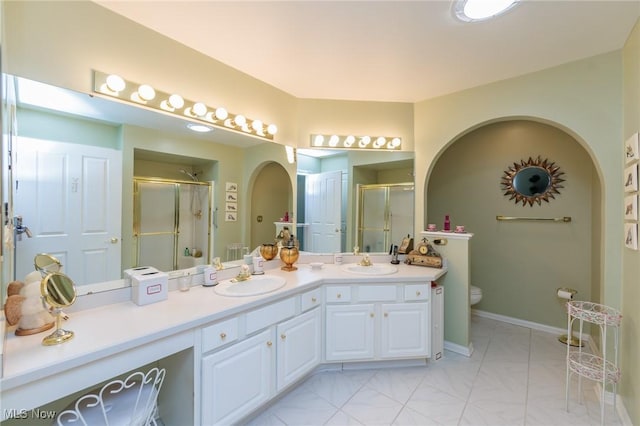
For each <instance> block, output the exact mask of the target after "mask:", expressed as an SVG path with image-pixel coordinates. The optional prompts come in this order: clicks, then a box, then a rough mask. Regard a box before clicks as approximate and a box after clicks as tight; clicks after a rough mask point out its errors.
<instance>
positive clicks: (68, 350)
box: [0, 261, 446, 393]
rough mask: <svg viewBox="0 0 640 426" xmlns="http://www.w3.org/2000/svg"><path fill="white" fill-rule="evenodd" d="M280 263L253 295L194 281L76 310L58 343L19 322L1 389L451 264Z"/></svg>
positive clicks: (10, 332)
mask: <svg viewBox="0 0 640 426" xmlns="http://www.w3.org/2000/svg"><path fill="white" fill-rule="evenodd" d="M268 263H270V264H272V265H271V266H270V267H272V268H274V269H269V270H266V273H267V274H272V275H278V276H282V277H284V278H286V280H287V283H286V285H285V286H284V287H282V288H281V289H279V290H277V291H274V292H272V293H268V294H264V295H259V296H250V297H225V296H220V295H218V294H216V293H215V292H214V289H213V288H210V287H209V288H206V287H202V286H199V285H198V286H194V287H192V288H191V289H190V291H188V292H180V291H170V292H169V297H168V300H165V301H162V302H158V303H154V304H150V305H145V306H138V305H136V304H134V303H133V302H131V301H126V302H121V303H115V304H110V305H106V306H101V307H97V308H93V309H87V310H83V311H79V312H74V313H72V314H71V317H70V318H69V320H67V321H63V323H62V328H64V329H67V330H71V331H73V332H74V333H75V336H74V338H73V339H71V340H70V341H68V342H65V343H63V344H60V345H57V346H43V345H42V343H41V342H42V339H43V337H45V336H47V335H48V334H49V333H51V332H52V331H53V330H48V331H46V332H42V333H38V334H35V335H32V336H22V337H17V336H15V334H14V328H15V327H9V328H7V334H6V336H5V343H4V371H3V377H2V379H1V380H0V389H2V392H3V393H4V392H5V391H7V390H10V389H12V388H15V387H19V386H23V385H24V384H25V383H31V382H34V381H39V380H46V379H47V377H49V376H53V375H56V374H58V373H61V372H65V371H67V370H71V369H74V368H76V367H78V366H81V365H86V364H88V363H92V362H95V361H99V360H102V359H104V358H107V357H112V356H114V355H115V354H119V353H121V352H124V351H127V350H129V349H133V348H138V347H141V346H143V345H148V344H150V343H152V342H154V341H157V340H160V339H163V338H166V337H170V336H172V335H179V334H180V333H185V332H188V331H191V330H193V329H195V328H197V327H199V326H202V325H204V324H207V323H210V322H212V321H216V320H219V319H221V318H224V317H227V316H230V315H234V314H237V313H239V312H243V311H246V310H248V309H252V308H254V307H257V306H260V305H264V304H267V303H270V302H273V301H276V300H279V299H282V298H285V297H287V296H291V295H294V294H297V293H300V292H301V291H303V290H305V289H312V288H315V287H318V286H320V285H323V284H331V283H354V284H357V283H367V284H375V283H390V282H391V283H411V282H425V281H433V280H436V279H437V278H439V277H440V276H442V275H443V274H444V273H445V272H446V270H445V269H434V268H427V267H420V266H408V265H404V264H400V265H397V266H398V272H396V273H394V274H390V275H375V276H369V275H358V274H352V273H348V272H345V271H343V270H342V267H341V266H340V265H333V264H327V265H324V267H323V268H322V269H321V270H312V269H311V267H310V266H309V265H308V264H296V265H295V266H297V267H298V270H297V271H293V272H285V271H281V270H280V269H279V265H280V262H279V261H277V262H275V261H272V262H268Z"/></svg>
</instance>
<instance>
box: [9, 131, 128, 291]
mask: <svg viewBox="0 0 640 426" xmlns="http://www.w3.org/2000/svg"><path fill="white" fill-rule="evenodd" d="M14 147H15V151H16V170H15V171H14V177H15V179H16V182H14V184H13V191H14V192H13V201H14V212H15V214H16V216H21V217H22V224H23V226H25V227H28V228H29V230H30V234H31V238H29V237H28V236H27V235H26V233H23V234H21V235H19V236H17V237H16V241H15V247H16V278H17V279H22V278H23V277H24V276H25V275H27V274H28V273H29V272H32V271H33V270H34V265H33V259H34V256H35V255H36V254H38V253H50V254H51V255H53V256H55V257H56V258H57V259H59V260H60V262H61V263H62V265H63V270H64V272H65V274H66V275H69V276H71V277H73V279H74V281H75V282H76V284H77V285H83V284H90V283H96V282H103V281H111V280H116V279H119V278H120V269H121V268H120V264H121V263H120V262H121V257H120V251H121V243H120V230H121V215H122V211H121V202H122V201H121V200H122V196H121V188H122V157H121V153H120V152H119V151H116V150H112V149H108V148H100V147H95V146H88V145H79V144H70V143H62V142H54V141H47V140H41V139H33V138H26V137H18V138H17V140H16V143H15V145H14Z"/></svg>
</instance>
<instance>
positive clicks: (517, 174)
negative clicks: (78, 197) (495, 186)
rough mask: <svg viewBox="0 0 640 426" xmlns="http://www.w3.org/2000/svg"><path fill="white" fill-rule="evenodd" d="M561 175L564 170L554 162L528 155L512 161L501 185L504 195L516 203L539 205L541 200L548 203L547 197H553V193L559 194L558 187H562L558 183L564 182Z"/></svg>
mask: <svg viewBox="0 0 640 426" xmlns="http://www.w3.org/2000/svg"><path fill="white" fill-rule="evenodd" d="M562 175H564V172H561V171H560V167H559V166H557V165H556V164H555V163H554V162H551V161H549V160H547V159H544V160H543V159H542V158H541V157H537V158H536V159H532V158H531V157H529V159H528V160H527V161H525V160H521V161H520V163H513V166H511V167H509V169H508V170H506V171H505V172H504V174H503V176H502V181H501V185H502V187H503V189H504V191H505V193H504V195H505V196H508V197H510V198H509V200H515V203H516V204H518V203H522V205H523V206H525V205H527V204H529V206H533V203H537V204H538V205H540V204H542V201H545V202H547V203H548V202H549V199H555V194H560V191H558V189H559V188H563V186H562V185H560V183H561V182H564V179H562V178H561V176H562Z"/></svg>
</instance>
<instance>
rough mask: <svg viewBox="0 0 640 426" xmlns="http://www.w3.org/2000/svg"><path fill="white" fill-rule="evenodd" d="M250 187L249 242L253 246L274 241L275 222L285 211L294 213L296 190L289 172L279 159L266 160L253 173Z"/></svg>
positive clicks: (252, 247)
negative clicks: (294, 194) (278, 161)
mask: <svg viewBox="0 0 640 426" xmlns="http://www.w3.org/2000/svg"><path fill="white" fill-rule="evenodd" d="M251 187H252V190H251V216H250V222H249V223H250V230H249V233H250V234H249V235H250V241H251V246H250V247H251V249H254V248H256V247H257V246H259V245H260V244H263V243H269V242H273V241H274V239H275V236H276V227H275V225H274V222H278V221H279V220H280V218H281V217H283V216H284V213H285V212H289V213H290V214H291V212H292V205H293V201H292V197H293V189H292V187H291V180H290V178H289V174H288V173H287V171H286V170H285V169H284V167H282V165H280V164H279V163H276V162H268V163H265V164H264V165H263V166H262V167H261V168H260V169H259V170H258V171H257V172H256V173H255V175H254V178H253V184H252V186H251Z"/></svg>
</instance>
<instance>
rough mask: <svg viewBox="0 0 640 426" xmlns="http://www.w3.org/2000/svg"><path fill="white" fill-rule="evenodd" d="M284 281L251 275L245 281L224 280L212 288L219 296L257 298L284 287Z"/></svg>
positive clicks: (278, 278) (269, 276) (267, 276)
mask: <svg viewBox="0 0 640 426" xmlns="http://www.w3.org/2000/svg"><path fill="white" fill-rule="evenodd" d="M286 283H287V282H286V280H285V279H284V278H282V277H276V276H274V275H252V276H251V278H249V279H247V280H246V281H234V280H233V279H231V280H225V281H221V282H220V284H218V285H217V286H215V287H214V288H213V291H215V292H216V293H218V294H219V295H221V296H235V297H241V296H257V295H259V294H265V293H271V292H272V291H276V290H278V289H279V288H282V287H284V285H285V284H286Z"/></svg>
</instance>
